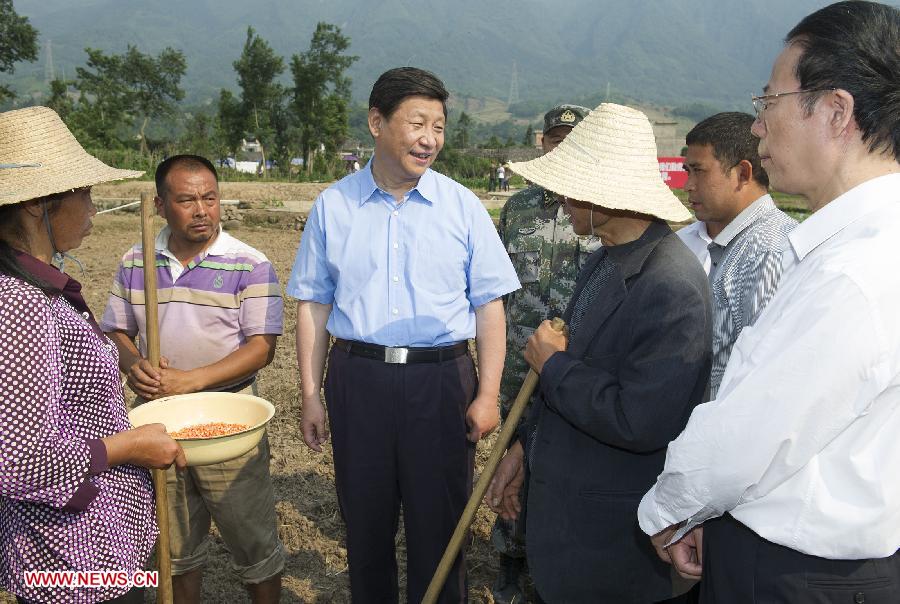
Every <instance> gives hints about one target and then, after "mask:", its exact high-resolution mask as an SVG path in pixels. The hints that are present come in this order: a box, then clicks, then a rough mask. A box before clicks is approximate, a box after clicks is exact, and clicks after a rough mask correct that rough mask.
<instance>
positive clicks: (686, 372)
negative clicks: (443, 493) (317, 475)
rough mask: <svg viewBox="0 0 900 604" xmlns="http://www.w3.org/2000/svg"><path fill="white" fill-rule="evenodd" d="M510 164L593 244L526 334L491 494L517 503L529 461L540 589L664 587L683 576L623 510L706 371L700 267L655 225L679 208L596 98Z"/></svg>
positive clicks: (555, 598)
mask: <svg viewBox="0 0 900 604" xmlns="http://www.w3.org/2000/svg"><path fill="white" fill-rule="evenodd" d="M512 169H513V170H514V171H516V172H518V173H519V174H521V175H522V176H524V177H525V178H527V179H528V180H530V181H532V182H534V183H537V184H538V185H540V186H542V187H545V188H547V189H549V190H551V191H554V192H556V193H558V194H560V195H563V196H564V198H565V203H566V207H567V211H568V213H569V216H570V219H571V222H572V226H573V228H574V229H575V232H576V233H578V234H582V235H588V234H593V235H596V236H599V237H600V239H601V241H602V243H603V247H601V248H600V249H598V250H597V251H596V252H594V253H593V254H592V255H591V257H590V258H588V260H587V262H586V263H585V266H584V268H583V269H582V272H581V274H580V275H579V277H578V280H577V282H576V285H575V291H574V294H573V297H572V300H571V301H570V303H569V305H568V308H567V309H566V312H565V314H564V317H563V318H564V319H565V320H566V322H567V324H568V325H569V335H568V337H566V336H564V335H562V334H559V333H558V332H556V331H554V330H553V329H552V328H551V327H550V322H549V321H544V323H542V324H541V325H540V326H539V327H538V329H537V330H536V331H535V333H534V335H532V336H531V338H529V340H528V344H527V347H526V350H525V358H526V360H527V361H528V364H529V365H530V366H531V368H532V369H534V370H535V371H536V372H538V373H539V375H540V384H539V393H538V397H537V401H536V404H533V405H532V407H531V411H530V414H529V418H528V421H527V422H526V423H525V424H524V425H523V426H522V428H521V429H520V431H519V435H518V440H517V442H516V443H515V444H513V445H512V446H511V447H510V450H509V452H508V453H507V455H506V457H505V458H504V460H503V462H502V463H501V465H500V468H499V469H498V471H497V474H496V476H495V478H494V480H493V482H492V485H491V487H490V489H489V490H488V494H487V499H488V503H489V505H490V506H491V507H492V508H493V509H494V510H495V511H497V512H498V513H500V514H501V516H503V517H506V518H512V517H515V516H516V515H517V514H518V512H519V504H518V497H517V495H518V488H519V485H521V482H522V479H523V476H524V475H525V474H526V468H527V475H528V515H527V528H526V540H527V541H526V542H527V552H528V563H529V568H530V569H531V574H532V577H533V579H534V583H535V587H536V589H537V592H538V594H539V597H540V599H541V600H542V601H546V602H554V603H555V602H569V603H577V602H585V603H587V602H617V603H625V602H633V603H635V604H638V603H641V604H646V603H647V602H658V601H662V600H666V599H668V598H671V597H672V596H674V595H677V593H678V592H679V591H683V588H682V589H681V590H679V589H677V588H676V589H673V584H672V580H671V578H670V577H671V574H670V571H669V569H668V568H666V566H665V565H664V564H661V563H660V560H659V559H658V558H657V557H656V555H655V552H654V550H653V548H652V547H651V546H650V544H648V543H647V540H646V539H645V538H643V536H642V533H641V531H640V528H639V527H638V525H637V520H636V518H635V512H636V510H637V506H638V502H639V501H640V497H641V495H642V494H643V490H644V489H645V488H646V485H650V484H652V483H653V481H654V480H655V479H656V476H657V474H659V472H660V471H661V470H662V467H663V461H664V459H665V454H666V446H667V445H668V443H669V441H670V440H672V439H673V438H674V437H675V436H676V435H677V434H678V432H679V431H680V430H681V429H682V428H683V427H684V425H685V423H686V421H687V418H688V416H689V415H690V412H691V409H692V408H693V407H694V406H695V405H696V404H698V403H700V402H701V401H702V400H703V396H704V393H705V391H706V387H707V381H708V378H709V367H710V330H711V320H710V305H709V292H708V290H709V286H708V283H707V279H706V275H705V274H704V272H703V269H702V268H701V267H700V265H699V264H698V263H697V262H696V260H695V259H694V257H693V256H692V255H691V252H690V251H689V250H688V249H687V247H685V245H684V244H683V243H682V242H681V241H680V240H679V239H678V238H677V237H676V236H675V235H674V233H673V232H672V230H671V229H670V228H669V226H668V225H667V224H666V221H674V222H681V221H685V220H688V219H689V218H690V214H689V213H688V212H687V210H686V209H685V208H684V206H683V205H682V204H681V203H680V202H679V201H678V199H677V198H676V197H675V196H674V195H673V194H672V193H671V192H670V191H669V189H668V188H667V187H666V185H665V184H664V183H663V181H662V179H661V177H660V175H659V170H658V167H657V164H656V144H655V141H654V138H653V130H652V127H651V125H650V122H649V121H648V119H647V117H646V116H645V115H644V114H642V113H641V112H639V111H636V110H634V109H630V108H628V107H623V106H620V105H613V104H603V105H601V106H599V107H598V108H597V109H595V110H594V111H593V112H592V113H591V114H590V115H589V116H588V117H586V118H585V119H584V120H583V121H582V122H581V123H580V124H579V125H578V126H576V127H575V128H573V130H572V132H571V133H570V134H569V136H568V137H567V138H566V139H565V140H564V141H563V142H562V143H561V144H560V145H559V147H557V148H556V149H555V150H554V151H552V152H551V153H549V154H547V155H545V156H543V157H540V158H538V159H535V160H533V161H530V162H525V163H516V164H512ZM560 468H565V469H566V470H565V471H564V472H561V471H560V470H559V469H560Z"/></svg>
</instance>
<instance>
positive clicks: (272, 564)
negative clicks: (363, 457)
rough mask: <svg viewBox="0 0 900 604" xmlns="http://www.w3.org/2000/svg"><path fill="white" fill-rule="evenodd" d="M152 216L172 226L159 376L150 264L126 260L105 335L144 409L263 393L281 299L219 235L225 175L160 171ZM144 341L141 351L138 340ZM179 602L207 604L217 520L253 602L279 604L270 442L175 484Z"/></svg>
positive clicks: (183, 161) (132, 255)
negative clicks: (152, 352)
mask: <svg viewBox="0 0 900 604" xmlns="http://www.w3.org/2000/svg"><path fill="white" fill-rule="evenodd" d="M156 191H157V197H156V200H155V201H156V208H157V211H158V212H159V214H160V215H161V216H162V217H163V218H165V220H166V223H167V226H166V227H165V228H164V229H163V230H162V231H161V232H160V234H159V235H158V236H157V238H156V246H155V247H156V258H155V264H156V274H157V283H158V286H157V287H158V297H159V328H160V352H161V355H160V356H161V358H160V368H159V370H155V369H153V367H151V365H150V363H149V362H148V361H147V359H146V358H145V357H146V354H147V349H146V336H145V334H146V315H145V312H144V274H143V267H144V259H143V250H142V247H141V246H140V245H137V246H135V247H133V248H131V249H130V250H129V251H128V253H126V254H125V256H124V258H123V259H122V263H121V265H120V266H119V270H118V273H117V274H116V278H115V281H114V282H113V287H112V292H111V295H110V297H109V301H108V303H107V306H106V311H105V312H104V314H103V320H102V322H101V327H102V329H103V331H105V332H106V333H107V335H108V336H109V337H110V339H111V340H112V341H113V342H114V343H115V344H116V346H117V348H118V349H119V367H120V369H121V370H122V372H123V373H125V375H126V376H127V380H128V385H129V386H130V387H131V389H132V390H133V391H134V392H135V393H136V394H137V395H138V397H139V398H140V399H143V400H149V399H154V398H160V397H163V396H169V395H173V394H187V393H190V392H198V391H208V390H218V391H228V392H246V393H252V394H255V393H256V383H255V379H256V373H257V371H259V370H260V369H262V368H263V367H265V366H266V365H268V364H269V363H270V362H271V361H272V358H273V357H274V355H275V341H276V339H277V337H278V336H279V335H280V334H281V329H282V300H281V288H280V286H279V285H278V280H277V277H276V275H275V270H274V269H273V267H272V265H271V263H270V262H269V261H268V260H267V259H266V257H265V256H264V255H263V254H262V253H260V252H259V251H257V250H255V249H254V248H252V247H250V246H248V245H246V244H245V243H242V242H241V241H238V240H237V239H235V238H234V237H232V236H230V235H229V234H228V233H225V232H224V231H222V230H221V228H220V225H219V217H220V205H219V185H218V175H217V174H216V169H215V167H213V165H212V164H211V163H210V162H209V161H208V160H207V159H205V158H203V157H199V156H196V155H177V156H174V157H170V158H169V159H167V160H165V161H164V162H162V163H161V164H160V165H159V167H157V169H156ZM135 336H137V337H138V346H136V345H135V341H134V338H135ZM168 487H169V488H168V491H169V507H170V511H169V517H170V518H171V522H172V526H171V542H172V543H171V545H172V572H173V575H174V579H173V590H174V595H175V601H176V602H198V601H200V599H201V580H202V570H203V566H204V564H205V562H206V557H207V548H208V539H207V537H208V533H209V526H210V519H212V520H215V522H216V526H217V527H218V528H219V531H220V533H221V535H222V539H223V540H224V541H225V544H226V545H227V546H228V549H229V551H230V552H231V555H232V557H233V561H232V566H233V568H234V569H235V571H236V573H237V575H238V577H239V578H240V579H241V581H242V582H243V583H244V584H245V585H247V589H248V591H249V592H250V596H251V598H252V600H253V602H277V601H278V598H279V593H280V591H281V572H282V569H283V568H284V550H283V548H282V545H281V542H280V540H279V538H278V531H277V526H276V519H275V498H274V493H273V490H272V479H271V476H270V474H269V445H268V439H267V437H266V436H263V438H262V440H261V441H260V444H259V445H258V446H257V447H256V448H254V449H252V450H251V451H249V452H248V453H246V454H245V455H243V456H241V457H239V458H237V459H235V460H231V461H228V462H224V463H221V464H215V465H212V466H200V467H192V468H188V470H187V471H185V472H178V473H177V474H176V473H175V472H174V471H171V472H169V473H168Z"/></svg>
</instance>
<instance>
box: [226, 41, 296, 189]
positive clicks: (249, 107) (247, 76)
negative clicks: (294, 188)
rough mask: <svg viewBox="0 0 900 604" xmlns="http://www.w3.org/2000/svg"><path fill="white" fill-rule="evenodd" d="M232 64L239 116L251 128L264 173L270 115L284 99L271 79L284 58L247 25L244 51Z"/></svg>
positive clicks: (271, 134) (272, 131)
mask: <svg viewBox="0 0 900 604" xmlns="http://www.w3.org/2000/svg"><path fill="white" fill-rule="evenodd" d="M232 65H233V66H234V70H235V71H236V72H237V76H238V86H240V88H241V101H240V107H241V110H240V116H241V118H242V119H243V122H244V128H246V129H248V130H250V131H252V132H253V133H254V136H256V140H257V141H258V142H259V147H260V150H261V152H262V160H263V171H264V172H265V171H266V170H267V167H266V145H267V144H269V143H270V142H272V139H273V138H274V136H275V129H274V127H273V123H272V122H273V117H274V116H275V114H277V113H279V109H280V107H281V104H282V101H283V98H284V89H283V88H282V86H281V85H280V84H279V83H278V82H276V81H275V80H276V78H278V76H280V75H281V74H282V73H283V72H284V59H282V58H281V57H279V56H278V55H276V54H275V51H273V50H272V47H271V46H269V43H268V42H266V41H265V40H263V39H262V38H260V37H259V36H258V35H256V32H255V31H254V30H253V28H252V27H248V28H247V40H246V41H245V42H244V50H243V51H242V52H241V56H240V58H239V59H238V60H237V61H235V62H234V63H232Z"/></svg>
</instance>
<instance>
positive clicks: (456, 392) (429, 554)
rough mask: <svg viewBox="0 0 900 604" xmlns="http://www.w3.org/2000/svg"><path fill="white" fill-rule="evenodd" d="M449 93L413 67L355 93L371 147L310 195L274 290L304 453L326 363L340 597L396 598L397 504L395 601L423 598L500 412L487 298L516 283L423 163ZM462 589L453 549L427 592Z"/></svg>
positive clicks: (443, 181)
mask: <svg viewBox="0 0 900 604" xmlns="http://www.w3.org/2000/svg"><path fill="white" fill-rule="evenodd" d="M447 98H448V93H447V91H446V89H445V88H444V86H443V84H442V83H441V82H440V80H438V79H437V78H436V77H435V76H434V75H432V74H430V73H428V72H425V71H422V70H420V69H415V68H408V67H404V68H398V69H392V70H390V71H388V72H386V73H384V74H383V75H382V76H381V77H380V78H379V79H378V81H377V82H376V83H375V85H374V87H373V89H372V93H371V95H370V98H369V130H370V132H371V133H372V136H373V137H374V139H375V155H374V157H373V159H372V160H371V161H370V162H369V164H368V165H367V166H366V167H365V168H364V169H363V170H361V171H359V172H357V173H356V174H351V175H349V176H347V177H345V178H344V179H342V180H341V181H340V182H338V183H336V184H335V185H333V186H332V187H330V188H328V189H327V190H325V191H324V192H323V193H322V194H321V195H320V196H319V198H318V199H317V200H316V203H315V205H314V207H313V209H312V211H311V213H310V215H309V219H308V221H307V224H306V228H305V229H304V233H303V239H302V241H301V244H300V249H299V250H298V252H297V259H296V261H295V263H294V268H293V271H292V274H291V277H290V280H289V282H288V287H287V293H288V295H290V296H292V297H294V298H297V299H298V305H297V359H298V364H299V369H300V378H301V396H302V405H303V409H302V419H301V423H302V429H303V437H304V440H305V442H306V444H307V445H308V446H309V447H310V448H312V449H314V450H316V451H321V446H322V444H323V443H324V442H325V441H326V440H327V438H328V436H329V434H328V430H327V429H326V427H325V410H324V407H323V405H322V401H321V399H320V389H321V386H322V381H323V380H322V378H323V374H324V367H325V361H326V357H327V358H328V376H327V379H326V380H325V399H326V400H327V402H328V416H329V423H330V427H331V433H332V435H333V437H334V439H333V450H334V460H335V483H336V487H337V493H338V500H339V502H340V505H341V512H342V515H343V517H344V521H345V523H346V525H347V553H348V559H349V567H350V587H351V591H352V595H353V601H354V602H396V601H398V599H399V594H398V588H397V566H396V560H395V551H394V538H395V533H396V531H397V525H398V518H399V509H400V503H401V502H402V504H403V513H404V526H405V530H406V545H407V551H408V564H407V600H408V601H409V602H419V601H421V599H422V596H423V595H424V593H425V590H426V588H427V586H428V582H429V580H430V579H431V576H432V574H433V573H434V571H435V569H436V567H437V564H438V561H439V560H440V558H441V555H442V554H443V550H444V548H445V547H446V545H447V543H448V542H449V540H450V536H451V534H452V532H453V529H454V527H455V524H456V522H457V520H458V519H459V517H460V515H461V513H462V510H463V508H464V507H465V504H466V501H467V498H468V495H469V493H470V492H471V476H472V471H473V467H474V452H475V443H477V442H478V440H479V439H480V438H481V437H482V436H484V435H485V434H487V433H489V432H490V431H491V430H493V429H494V427H495V426H496V425H497V422H498V419H499V416H498V410H497V397H498V393H499V387H500V374H501V371H502V368H503V358H504V355H505V337H506V336H505V331H506V330H505V319H504V313H503V304H502V301H501V300H500V298H501V296H503V295H505V294H507V293H509V292H511V291H514V290H516V289H518V287H519V281H518V279H517V278H516V273H515V270H514V269H513V267H512V264H511V262H510V260H509V257H508V256H507V254H506V251H505V250H504V248H503V245H502V244H501V242H500V239H499V237H498V236H497V233H496V230H495V229H494V226H493V223H492V222H491V219H490V217H489V216H488V214H487V212H486V210H485V209H484V207H483V206H482V204H481V203H480V201H479V200H478V198H477V197H476V196H475V195H474V194H473V193H471V192H470V191H468V190H467V189H466V188H464V187H463V186H461V185H460V184H458V183H456V182H455V181H453V180H451V179H449V178H447V177H445V176H443V175H441V174H438V173H436V172H433V171H432V170H430V169H429V168H430V166H431V164H432V163H433V162H434V160H435V158H436V157H437V155H438V153H439V152H440V150H441V147H442V146H443V141H444V127H445V123H446V115H447V110H446V100H447ZM329 334H330V335H331V336H334V338H335V342H334V346H333V347H332V348H331V350H330V353H329V346H328V345H329ZM473 337H474V338H475V341H476V348H477V352H478V375H477V377H476V374H475V367H474V364H473V362H472V359H471V358H470V357H469V356H468V344H467V340H468V339H469V338H473ZM467 597H468V594H467V588H466V584H465V567H464V564H463V563H462V558H461V557H460V558H459V559H457V561H456V563H455V565H454V568H453V570H452V571H451V574H450V577H449V579H448V580H447V583H446V585H445V587H444V590H443V592H442V593H441V596H440V601H441V602H463V601H466V600H467Z"/></svg>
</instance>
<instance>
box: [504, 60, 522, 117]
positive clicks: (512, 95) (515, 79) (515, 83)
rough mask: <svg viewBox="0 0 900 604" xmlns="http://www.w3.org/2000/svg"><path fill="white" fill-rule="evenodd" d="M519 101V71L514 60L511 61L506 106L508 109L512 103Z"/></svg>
mask: <svg viewBox="0 0 900 604" xmlns="http://www.w3.org/2000/svg"><path fill="white" fill-rule="evenodd" d="M518 102H519V71H518V70H517V69H516V62H515V61H513V66H512V76H511V79H510V81H509V99H508V100H507V101H506V108H507V109H509V108H510V106H511V105H512V104H513V103H518Z"/></svg>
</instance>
